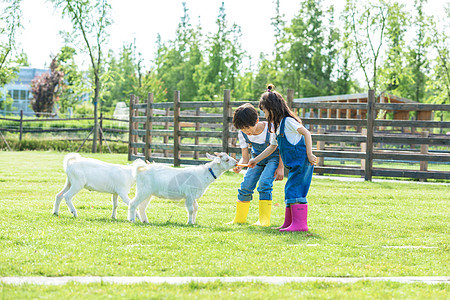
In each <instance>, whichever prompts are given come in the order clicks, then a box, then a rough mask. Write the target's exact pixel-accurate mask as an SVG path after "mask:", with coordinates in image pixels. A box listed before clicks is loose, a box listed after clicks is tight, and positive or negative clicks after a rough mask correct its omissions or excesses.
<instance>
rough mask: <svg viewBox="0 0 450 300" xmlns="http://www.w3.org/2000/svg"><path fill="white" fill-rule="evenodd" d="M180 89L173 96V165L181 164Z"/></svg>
mask: <svg viewBox="0 0 450 300" xmlns="http://www.w3.org/2000/svg"><path fill="white" fill-rule="evenodd" d="M179 130H180V91H175V92H174V97H173V166H174V167H179V166H180V133H179Z"/></svg>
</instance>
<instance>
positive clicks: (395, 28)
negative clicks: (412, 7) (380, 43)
mask: <svg viewBox="0 0 450 300" xmlns="http://www.w3.org/2000/svg"><path fill="white" fill-rule="evenodd" d="M388 10H389V12H388V18H387V22H386V59H385V60H384V62H383V63H382V66H381V68H380V86H381V89H383V90H386V89H389V90H390V92H391V93H393V94H396V95H399V96H402V95H405V90H408V89H409V87H410V86H411V84H412V78H411V76H410V74H408V66H407V62H406V51H405V49H406V42H405V34H406V32H407V29H408V26H409V22H408V20H409V18H410V15H409V14H408V13H407V12H406V11H405V6H404V5H401V4H398V3H393V4H392V5H391V6H389V7H388Z"/></svg>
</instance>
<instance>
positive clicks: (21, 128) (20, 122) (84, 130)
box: [0, 110, 128, 145]
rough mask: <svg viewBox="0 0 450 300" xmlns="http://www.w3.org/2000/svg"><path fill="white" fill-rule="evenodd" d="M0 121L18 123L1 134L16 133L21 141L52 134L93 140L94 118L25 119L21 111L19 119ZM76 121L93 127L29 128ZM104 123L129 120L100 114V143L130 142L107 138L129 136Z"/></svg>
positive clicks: (126, 131)
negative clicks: (26, 138)
mask: <svg viewBox="0 0 450 300" xmlns="http://www.w3.org/2000/svg"><path fill="white" fill-rule="evenodd" d="M0 120H4V121H9V122H15V123H17V126H14V127H13V128H6V127H1V128H0V132H11V133H16V134H18V135H19V141H22V138H23V135H24V134H26V133H30V134H45V133H52V134H64V133H66V134H67V133H79V134H82V135H83V138H79V139H71V140H73V141H75V140H76V141H80V140H81V141H83V140H90V141H92V138H91V139H89V136H90V133H91V132H92V131H93V129H94V118H67V119H64V118H34V119H24V114H23V111H22V110H21V111H20V115H19V119H16V118H6V117H0ZM74 121H88V122H89V123H92V124H91V125H87V126H86V127H84V126H78V127H72V128H65V127H52V126H49V128H39V127H34V126H30V127H29V126H27V125H28V124H31V123H36V122H39V123H48V124H51V123H56V122H58V123H71V122H74ZM103 121H114V122H122V123H128V120H121V119H115V118H110V117H104V116H103V114H100V118H99V131H100V135H99V143H100V145H101V144H102V141H106V142H124V143H128V140H126V138H124V139H123V140H122V139H108V138H106V136H105V135H106V134H109V135H112V134H128V130H127V129H120V128H108V127H107V126H103Z"/></svg>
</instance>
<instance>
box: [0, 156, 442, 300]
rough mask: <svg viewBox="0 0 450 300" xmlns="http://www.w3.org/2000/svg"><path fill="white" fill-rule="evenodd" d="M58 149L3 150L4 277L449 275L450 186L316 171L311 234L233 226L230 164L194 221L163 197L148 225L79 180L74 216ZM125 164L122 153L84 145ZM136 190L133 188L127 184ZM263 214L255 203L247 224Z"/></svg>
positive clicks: (199, 293)
mask: <svg viewBox="0 0 450 300" xmlns="http://www.w3.org/2000/svg"><path fill="white" fill-rule="evenodd" d="M64 155H65V153H58V152H0V276H87V275H95V276H308V277H310V276H311V277H316V276H327V277H360V276H367V277H378V276H448V275H449V271H448V269H449V263H448V262H449V261H450V260H449V258H450V257H449V232H448V229H449V221H448V220H449V213H450V208H449V200H450V196H449V185H429V184H428V185H423V184H420V183H406V182H405V183H397V182H395V183H394V182H385V183H379V182H377V183H372V182H340V181H335V180H331V179H313V183H312V186H311V189H310V194H309V198H308V199H309V227H310V231H309V232H307V233H299V232H297V233H280V232H278V231H276V230H273V229H271V228H260V227H254V226H250V225H226V224H225V223H226V222H228V221H231V220H232V218H233V217H234V213H235V201H236V195H237V189H238V187H239V184H240V182H241V180H242V175H237V174H234V173H231V172H227V173H225V174H224V175H223V176H222V177H220V178H219V179H218V180H217V181H215V182H214V183H213V184H212V185H211V186H210V187H209V189H208V191H207V192H206V194H205V195H204V196H203V197H202V198H201V199H200V200H199V205H200V207H199V212H198V215H197V224H196V225H193V226H188V225H185V223H186V221H187V213H186V211H185V209H184V208H183V207H181V208H180V207H179V206H177V205H174V204H172V203H170V202H169V201H167V200H164V199H155V200H153V201H152V202H151V204H150V205H149V207H148V209H147V215H148V217H149V221H150V224H141V223H136V224H131V223H129V222H128V221H127V220H126V217H127V207H126V205H125V204H123V203H122V202H121V203H120V206H119V209H118V213H117V216H118V219H117V220H112V219H111V218H110V215H111V209H112V205H111V199H110V195H107V194H100V193H96V192H88V191H82V192H80V193H79V194H78V195H77V196H76V197H75V200H74V205H75V207H76V208H77V210H78V215H79V217H78V218H76V219H75V218H73V217H72V216H71V214H70V213H69V212H68V210H67V206H66V205H65V202H64V201H63V202H62V204H61V208H60V216H59V217H55V216H52V214H51V211H52V206H53V201H54V197H55V195H56V193H57V192H59V191H60V189H61V188H62V186H63V185H64V181H65V174H64V171H63V168H62V160H63V157H64ZM83 155H84V156H89V157H94V158H99V159H101V160H104V161H108V162H114V163H124V164H125V163H127V161H126V155H124V154H112V155H111V154H103V155H102V154H97V155H93V154H83ZM284 183H285V181H283V182H276V183H275V187H274V205H273V209H272V224H273V225H280V224H281V223H282V221H283V217H284V204H283V188H284ZM133 194H134V190H132V192H131V195H133ZM257 219H258V203H257V195H256V199H255V200H254V201H253V202H252V203H251V207H250V213H249V217H248V221H249V224H251V223H253V222H255V221H256V220H257ZM449 294H450V293H449V288H448V285H446V284H439V285H427V284H406V283H393V282H367V281H363V282H359V283H355V284H339V283H323V282H315V283H314V282H313V283H298V284H287V285H285V286H278V285H276V286H273V285H268V284H262V283H251V284H250V283H240V284H231V283H230V284H226V283H208V284H199V283H198V284H197V283H192V284H185V285H175V286H172V285H168V284H163V285H157V284H138V285H133V286H122V285H110V284H89V285H83V284H68V285H65V286H45V287H42V286H34V285H22V286H20V287H17V286H14V285H7V284H0V295H1V296H2V298H5V299H10V298H38V297H39V298H41V297H44V298H45V297H48V298H57V297H66V298H76V297H77V298H79V297H86V298H97V299H98V298H108V297H112V298H158V299H160V298H167V299H173V298H192V297H201V298H215V297H216V295H219V297H221V298H222V297H227V298H246V297H251V298H260V299H269V298H273V299H275V298H282V299H283V298H284V299H287V298H290V297H292V296H293V295H295V296H296V297H299V298H348V297H350V298H355V299H358V298H359V299H360V298H365V297H367V298H385V297H386V296H388V297H389V298H405V299H411V298H425V297H427V298H431V299H435V298H441V299H445V298H448V297H449Z"/></svg>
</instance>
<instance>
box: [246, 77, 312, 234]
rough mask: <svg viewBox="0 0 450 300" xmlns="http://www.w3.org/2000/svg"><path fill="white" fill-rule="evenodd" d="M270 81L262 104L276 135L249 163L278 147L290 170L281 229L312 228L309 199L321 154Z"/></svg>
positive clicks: (250, 164) (261, 158) (300, 229)
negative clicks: (310, 187)
mask: <svg viewBox="0 0 450 300" xmlns="http://www.w3.org/2000/svg"><path fill="white" fill-rule="evenodd" d="M273 89H274V86H273V85H272V84H270V85H269V86H268V87H267V91H266V92H265V93H263V94H262V95H261V99H260V101H259V108H260V109H262V110H263V111H264V115H265V117H266V119H267V120H268V121H269V122H270V123H272V124H273V127H274V131H275V133H276V138H273V139H272V141H271V145H270V146H269V147H268V148H267V149H266V150H264V151H263V152H262V153H261V154H260V155H258V156H257V157H256V158H254V159H251V160H250V161H249V167H253V166H256V165H257V164H258V163H259V162H260V161H262V160H264V159H265V158H266V157H268V156H269V157H270V155H271V153H272V152H273V151H275V150H276V149H277V145H278V149H279V151H280V156H281V158H282V160H283V163H284V165H285V166H286V167H287V169H288V170H289V175H288V180H287V182H286V186H285V188H284V194H285V200H284V201H285V203H286V210H285V218H284V223H283V225H281V227H279V229H280V231H308V223H307V216H308V204H307V203H308V202H307V200H306V195H307V194H308V190H309V186H310V185H311V179H312V174H313V169H314V165H315V164H316V162H317V157H316V156H315V155H314V154H313V152H312V139H311V133H310V132H309V131H308V130H307V129H306V128H305V127H304V126H303V125H302V122H301V120H300V119H299V118H298V117H297V116H296V115H295V114H294V113H293V112H292V111H291V110H290V109H289V107H288V106H287V104H286V101H285V100H284V98H283V96H281V94H280V93H278V92H276V91H274V90H273Z"/></svg>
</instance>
